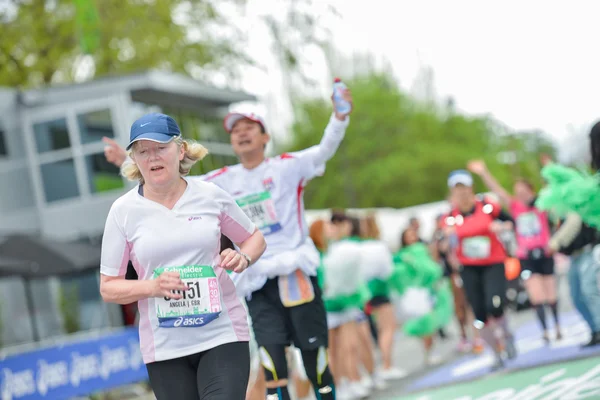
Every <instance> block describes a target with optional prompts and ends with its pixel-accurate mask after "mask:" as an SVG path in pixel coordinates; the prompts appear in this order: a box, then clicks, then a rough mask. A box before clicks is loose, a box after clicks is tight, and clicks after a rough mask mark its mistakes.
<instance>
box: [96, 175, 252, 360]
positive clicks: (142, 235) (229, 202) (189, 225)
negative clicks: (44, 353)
mask: <svg viewBox="0 0 600 400" xmlns="http://www.w3.org/2000/svg"><path fill="white" fill-rule="evenodd" d="M187 181H188V186H187V188H186V190H185V192H184V193H183V195H182V196H181V198H180V199H179V200H178V201H177V203H176V204H175V206H174V207H173V208H172V209H170V210H169V209H168V208H166V207H164V206H163V205H161V204H159V203H156V202H154V201H151V200H148V199H147V198H145V197H143V196H142V195H140V194H139V193H138V190H139V186H138V187H135V188H134V189H132V190H130V191H129V192H127V193H126V194H124V195H123V196H121V197H120V198H119V199H117V200H116V201H115V202H114V203H113V205H112V207H111V209H110V211H109V213H108V217H107V219H106V226H105V230H104V236H103V238H102V260H101V267H100V272H101V273H102V274H104V275H107V276H125V273H126V271H127V264H128V262H129V260H131V261H132V263H133V266H134V268H135V270H136V272H137V274H138V277H139V279H140V280H142V279H143V280H147V279H154V278H156V277H157V276H158V275H160V273H162V272H165V271H177V272H179V273H180V275H181V277H182V279H183V281H184V282H185V283H186V284H187V285H188V286H189V287H190V290H188V291H186V292H185V297H184V298H183V299H181V300H173V299H169V298H162V297H161V298H149V299H143V300H140V301H138V307H139V312H140V323H139V330H140V346H141V351H142V356H143V359H144V362H145V363H151V362H154V361H161V360H168V359H173V358H178V357H183V356H186V355H190V354H195V353H199V352H201V351H206V350H208V349H211V348H214V347H216V346H220V345H222V344H225V343H231V342H237V341H248V340H250V335H249V331H248V321H247V315H246V311H245V309H244V306H243V305H242V304H241V302H240V299H239V297H238V296H237V293H236V288H235V286H234V283H233V281H232V280H231V278H230V276H229V274H227V271H225V270H224V269H222V268H221V267H220V266H219V265H220V261H221V257H220V254H219V250H220V243H219V242H220V239H221V233H222V234H224V235H225V236H227V237H229V238H230V239H231V240H232V241H234V242H238V243H239V242H243V241H244V240H246V239H247V238H249V237H250V236H251V235H252V233H253V232H254V231H255V229H256V228H255V225H254V223H253V222H252V221H251V220H250V219H249V218H248V217H247V215H246V214H245V213H244V212H243V211H242V209H241V208H240V207H239V206H238V205H237V204H236V202H235V201H234V199H233V198H232V197H231V196H230V195H229V194H228V193H226V192H225V191H223V190H222V189H220V188H219V187H217V186H216V185H214V184H211V183H207V182H200V181H197V180H194V181H192V180H189V179H188V180H187Z"/></svg>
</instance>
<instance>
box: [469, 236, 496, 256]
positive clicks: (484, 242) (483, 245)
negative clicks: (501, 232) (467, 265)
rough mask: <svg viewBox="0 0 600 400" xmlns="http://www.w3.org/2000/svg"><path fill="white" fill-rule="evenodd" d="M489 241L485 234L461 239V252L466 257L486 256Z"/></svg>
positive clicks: (489, 245) (488, 249) (489, 247)
mask: <svg viewBox="0 0 600 400" xmlns="http://www.w3.org/2000/svg"><path fill="white" fill-rule="evenodd" d="M490 250H491V242H490V238H489V237H487V236H475V237H470V238H466V239H463V242H462V253H463V256H465V257H467V258H488V257H489V256H490Z"/></svg>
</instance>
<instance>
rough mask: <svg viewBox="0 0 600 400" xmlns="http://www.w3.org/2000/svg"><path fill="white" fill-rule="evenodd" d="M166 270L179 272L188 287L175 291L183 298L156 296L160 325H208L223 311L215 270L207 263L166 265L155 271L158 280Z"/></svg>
mask: <svg viewBox="0 0 600 400" xmlns="http://www.w3.org/2000/svg"><path fill="white" fill-rule="evenodd" d="M164 272H179V275H180V277H181V280H182V281H183V283H185V284H186V285H187V287H188V288H189V289H188V290H185V291H181V290H175V291H173V292H174V293H177V294H180V295H181V296H182V297H181V299H179V300H176V299H173V298H170V297H160V298H156V299H155V305H156V317H157V318H158V326H160V327H162V328H179V327H185V328H188V327H189V328H191V327H198V326H204V325H206V324H208V323H210V322H212V321H214V320H215V319H217V318H218V317H219V315H220V314H221V291H220V289H219V282H218V281H217V276H216V275H215V271H214V270H213V269H212V267H210V266H206V265H191V266H183V267H164V268H157V269H155V270H154V279H156V278H158V277H159V276H160V275H161V274H162V273H164Z"/></svg>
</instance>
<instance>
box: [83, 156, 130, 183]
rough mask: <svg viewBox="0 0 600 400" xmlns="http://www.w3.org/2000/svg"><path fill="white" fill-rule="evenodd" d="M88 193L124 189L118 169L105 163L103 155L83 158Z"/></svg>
mask: <svg viewBox="0 0 600 400" xmlns="http://www.w3.org/2000/svg"><path fill="white" fill-rule="evenodd" d="M85 165H86V170H87V175H88V182H89V183H90V192H91V193H99V192H106V191H109V190H115V189H122V188H123V187H125V184H124V182H123V178H121V176H120V175H119V168H117V167H115V166H114V165H113V164H111V163H109V162H108V161H106V158H105V157H104V153H97V154H90V155H87V156H85Z"/></svg>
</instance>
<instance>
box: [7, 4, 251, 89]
mask: <svg viewBox="0 0 600 400" xmlns="http://www.w3.org/2000/svg"><path fill="white" fill-rule="evenodd" d="M231 1H233V2H236V1H235V0H229V2H231ZM90 3H91V4H90ZM14 4H15V6H16V8H15V9H14V15H8V12H7V13H6V14H5V15H2V16H1V18H0V20H1V21H0V36H1V37H2V41H1V42H0V85H3V86H37V85H41V84H48V83H52V82H69V81H72V80H73V74H74V73H75V71H74V66H75V65H77V63H76V61H77V60H78V59H79V58H80V57H81V56H82V55H83V54H85V53H87V52H89V51H90V50H94V51H93V54H92V56H93V59H94V63H95V72H96V76H100V75H107V74H122V73H129V72H134V71H139V70H141V69H153V68H160V69H166V70H171V71H176V72H183V73H191V72H192V70H193V68H195V67H210V68H212V69H217V68H221V67H223V65H224V64H225V63H228V62H236V61H240V60H245V57H244V55H243V52H242V51H241V48H242V44H241V43H242V41H238V40H237V39H238V38H239V37H240V34H239V32H237V30H236V29H235V28H233V27H231V25H229V24H227V18H226V17H227V16H226V15H221V14H219V13H218V12H217V9H216V0H194V1H183V0H152V1H150V0H148V1H141V0H102V1H99V0H97V1H96V2H95V4H96V5H97V7H96V8H95V9H94V6H93V4H94V2H92V0H88V1H87V2H82V1H77V2H74V1H72V0H56V1H54V2H48V1H42V0H32V1H17V2H15V3H14ZM82 5H83V6H82ZM94 21H96V22H97V21H99V23H95V24H93V25H92V26H91V28H88V29H83V26H82V25H83V23H86V22H87V23H90V22H94ZM190 26H193V27H194V30H195V35H194V37H193V38H190V35H188V33H189V27H190ZM217 26H219V27H221V30H220V31H219V30H217V29H215V27H217ZM229 28H230V29H229ZM224 30H225V31H227V33H228V34H229V38H228V40H224V39H223V38H222V36H223V31H224ZM24 32H26V34H24Z"/></svg>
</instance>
